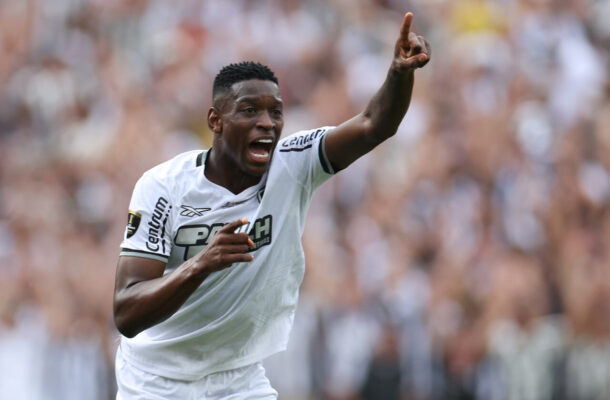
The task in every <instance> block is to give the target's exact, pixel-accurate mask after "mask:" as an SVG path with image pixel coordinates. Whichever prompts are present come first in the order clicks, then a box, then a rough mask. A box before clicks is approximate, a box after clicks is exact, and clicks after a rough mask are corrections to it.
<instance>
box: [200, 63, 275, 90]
mask: <svg viewBox="0 0 610 400" xmlns="http://www.w3.org/2000/svg"><path fill="white" fill-rule="evenodd" d="M249 79H261V80H263V81H271V82H274V83H275V84H278V80H277V78H276V77H275V74H274V73H273V71H271V69H269V67H267V66H266V65H263V64H261V63H258V62H254V61H243V62H240V63H235V64H229V65H227V66H225V67H223V68H222V69H221V70H220V72H219V73H218V74H217V75H216V77H215V78H214V86H213V87H212V97H215V96H216V94H217V93H220V92H222V91H225V90H228V89H231V86H233V84H235V83H237V82H241V81H247V80H249Z"/></svg>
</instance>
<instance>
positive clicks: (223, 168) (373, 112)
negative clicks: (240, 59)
mask: <svg viewBox="0 0 610 400" xmlns="http://www.w3.org/2000/svg"><path fill="white" fill-rule="evenodd" d="M412 21H413V14H411V13H407V14H406V15H405V17H404V19H403V22H402V26H401V28H400V34H399V37H398V40H397V41H396V46H395V51H394V59H393V60H392V63H391V65H390V68H389V71H388V74H387V77H386V80H385V82H384V83H383V85H382V86H381V88H380V89H379V90H378V92H377V93H376V94H375V96H373V98H372V99H371V101H370V102H369V104H368V106H367V107H366V109H365V110H364V111H363V112H362V113H360V114H358V115H356V116H355V117H354V118H352V119H350V120H348V121H346V122H344V123H342V124H341V125H339V126H338V127H337V128H335V129H334V130H333V131H332V132H329V133H328V134H327V136H326V141H325V143H326V148H325V150H326V155H327V156H328V159H329V161H330V162H331V164H332V165H333V168H334V169H335V170H337V171H338V170H341V169H343V168H346V167H347V166H349V165H350V164H351V163H352V162H354V161H355V160H356V159H358V158H359V157H361V156H362V155H364V154H366V153H368V152H369V151H371V150H372V149H373V148H375V147H376V146H377V145H378V144H380V143H381V142H383V141H384V140H386V139H387V138H389V137H391V136H392V135H394V133H396V129H397V128H398V125H399V124H400V122H401V121H402V119H403V117H404V115H405V113H406V112H407V109H408V107H409V102H410V100H411V92H412V90H413V82H414V71H415V70H416V69H418V68H421V67H423V66H424V65H426V64H427V63H428V61H429V60H430V46H429V44H428V42H426V41H425V40H424V39H423V38H422V37H421V36H418V35H416V34H415V33H413V32H411V23H412ZM213 102H214V105H213V106H212V107H211V108H210V110H209V111H208V125H209V127H210V129H211V130H212V131H213V132H214V143H213V146H212V149H211V153H210V155H209V156H208V159H207V161H206V168H205V174H206V177H207V178H208V179H209V180H210V181H212V182H214V183H216V184H218V185H221V186H223V187H225V188H227V189H229V190H230V191H231V192H233V193H240V192H241V191H243V190H244V189H246V188H248V187H250V186H253V185H255V184H257V183H258V182H259V181H260V179H261V177H262V175H263V174H264V173H265V172H266V171H267V169H268V168H269V163H270V160H260V159H256V158H254V157H252V155H251V154H250V151H249V145H250V143H252V142H253V141H255V140H257V139H260V138H267V139H272V141H273V143H272V146H273V148H274V147H275V146H276V144H277V141H278V140H279V138H280V134H281V132H282V128H283V125H284V120H283V115H282V100H281V97H280V92H279V88H278V86H277V85H276V84H275V83H273V82H270V81H261V80H248V81H243V82H238V83H236V84H234V85H233V86H232V87H231V90H230V91H226V92H224V93H221V94H220V95H218V96H216V97H215V98H214V99H213ZM246 223H247V220H246V219H240V220H236V221H233V222H232V223H230V224H227V225H226V226H224V227H223V228H222V229H220V230H219V231H218V233H217V234H216V235H215V236H214V238H213V239H212V241H211V242H210V244H208V246H206V248H204V249H203V250H202V251H201V252H199V253H198V254H197V255H195V256H194V257H192V258H190V259H189V260H187V261H185V262H184V263H183V264H181V265H180V266H178V267H177V268H176V270H174V271H173V272H172V273H170V274H167V275H163V272H164V270H165V263H164V262H161V261H156V260H151V259H148V258H140V257H127V256H125V257H119V261H118V265H117V273H116V282H115V291H114V320H115V324H116V326H117V328H118V329H119V331H120V332H121V333H122V334H123V335H125V336H127V337H133V336H135V335H137V334H138V333H140V332H142V331H143V330H145V329H147V328H149V327H151V326H154V325H156V324H158V323H160V322H162V321H164V320H165V319H167V318H169V317H170V316H171V315H173V314H174V313H175V312H176V311H177V310H178V309H179V308H180V306H182V304H184V302H185V301H186V299H188V297H189V296H190V295H191V294H192V293H193V292H194V291H195V289H197V287H199V285H200V284H201V282H203V281H204V280H205V278H206V277H207V276H208V275H210V274H211V273H212V272H215V271H219V270H222V269H224V268H228V267H230V266H231V265H232V264H234V263H237V262H249V261H252V260H253V256H252V254H247V251H248V249H249V247H252V246H253V245H254V244H253V243H252V241H251V240H250V239H249V237H248V235H247V234H246V233H235V231H236V230H237V229H238V228H239V227H240V226H242V225H244V224H246Z"/></svg>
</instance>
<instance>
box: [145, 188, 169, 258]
mask: <svg viewBox="0 0 610 400" xmlns="http://www.w3.org/2000/svg"><path fill="white" fill-rule="evenodd" d="M171 209H172V206H171V205H169V202H168V201H167V199H165V198H164V197H159V199H158V200H157V203H156V204H155V209H154V210H153V213H152V215H151V217H150V221H148V240H147V241H146V248H147V249H148V250H150V251H154V252H157V251H159V248H160V247H162V251H163V253H165V240H164V239H163V236H164V235H165V225H166V224H167V218H168V217H169V212H170V211H171ZM159 244H160V245H159Z"/></svg>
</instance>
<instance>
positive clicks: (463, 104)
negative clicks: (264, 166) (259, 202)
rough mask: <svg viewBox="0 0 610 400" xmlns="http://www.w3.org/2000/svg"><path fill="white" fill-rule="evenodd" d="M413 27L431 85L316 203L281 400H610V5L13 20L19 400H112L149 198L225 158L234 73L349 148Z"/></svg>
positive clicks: (292, 122) (4, 7)
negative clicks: (274, 90) (192, 153)
mask: <svg viewBox="0 0 610 400" xmlns="http://www.w3.org/2000/svg"><path fill="white" fill-rule="evenodd" d="M408 10H411V11H414V12H415V26H414V28H415V30H416V31H418V32H419V33H421V34H423V35H424V36H425V37H426V38H427V39H428V40H429V41H430V42H431V44H432V49H433V58H432V62H431V63H430V64H429V65H428V66H427V67H426V68H425V69H424V70H422V71H419V72H418V73H417V83H416V87H415V93H414V98H413V101H412V106H411V109H410V110H409V113H408V116H407V118H406V120H405V122H404V123H403V124H402V125H401V127H400V129H399V132H398V134H397V135H396V137H395V138H393V139H392V140H391V141H390V142H388V143H385V144H383V145H382V146H380V148H379V149H378V150H376V151H375V152H374V153H373V154H370V155H369V156H367V157H365V158H363V159H362V160H359V161H358V162H357V163H356V164H355V165H353V166H352V167H351V168H350V169H349V170H347V171H344V172H342V173H341V174H339V175H338V176H337V177H336V178H335V179H333V180H331V181H330V182H328V183H326V184H325V185H324V186H323V187H322V188H321V190H320V191H319V193H318V194H317V196H316V197H315V201H314V203H313V205H312V209H311V212H310V215H309V219H308V225H307V230H306V234H305V238H304V243H305V246H306V252H307V256H308V258H307V261H308V262H307V268H308V271H307V274H306V278H305V282H304V284H303V289H302V297H301V305H300V308H299V311H298V315H297V319H296V324H295V328H294V331H293V335H292V338H291V348H290V349H289V351H288V352H286V353H283V354H280V355H278V356H275V357H273V358H272V359H270V360H269V361H268V362H267V363H266V366H267V370H268V373H269V376H270V377H271V379H272V382H273V384H274V385H275V386H276V388H277V389H278V390H279V391H280V394H281V396H280V398H282V399H310V398H311V399H314V398H315V399H337V400H340V399H358V398H363V399H384V398H388V399H390V398H395V397H392V396H393V394H396V393H399V394H400V396H401V397H400V398H402V399H411V400H427V399H441V398H442V399H483V400H486V399H490V400H495V399H514V400H528V399H532V400H546V399H549V400H550V399H575V400H596V399H609V398H610V379H609V378H610V273H609V271H608V270H609V268H610V253H609V252H610V214H609V212H608V201H609V200H610V178H609V171H610V85H609V81H608V71H609V61H610V60H609V54H610V53H609V48H610V23H608V21H610V2H609V1H607V0H572V1H570V0H564V1H560V0H514V1H511V0H454V1H451V0H418V1H415V0H412V1H398V0H377V1H373V0H358V1H354V0H350V1H348V0H332V1H323V0H313V1H294V0H289V1H279V0H276V1H262V0H261V1H254V0H250V1H246V0H239V1H202V0H181V1H177V2H169V1H164V0H130V1H128V0H54V1H44V0H21V1H11V0H3V1H0V398H1V399H104V400H105V399H109V398H112V396H113V393H114V383H113V375H112V374H113V367H112V358H113V352H114V349H115V346H116V340H117V332H116V331H115V328H114V326H113V323H112V319H111V296H112V289H113V278H114V268H115V265H116V259H117V255H118V246H119V243H120V241H121V237H122V235H123V231H124V228H125V222H126V216H127V205H128V201H129V197H130V194H131V190H132V187H133V184H134V183H135V181H136V179H137V178H138V177H139V176H140V174H141V173H142V172H143V171H144V170H146V169H148V168H149V167H151V166H153V165H154V164H156V163H158V162H160V161H163V160H165V159H167V158H169V157H171V156H173V155H174V154H176V153H178V152H181V151H183V150H188V149H193V148H200V147H202V146H209V145H210V142H211V135H210V132H209V131H208V130H207V127H206V124H205V118H204V117H205V114H206V110H207V107H209V99H210V91H211V87H210V85H211V81H212V79H213V76H214V75H215V74H216V72H217V71H218V70H219V68H220V67H221V66H223V65H225V64H227V63H230V62H234V61H239V60H244V59H255V60H259V61H261V62H264V63H267V64H268V65H270V66H271V67H272V69H274V70H275V71H276V73H277V75H278V76H279V79H280V87H281V92H282V95H283V97H284V100H285V103H286V105H287V109H286V116H285V117H286V128H285V130H284V133H285V134H287V133H290V132H293V131H295V130H297V129H302V128H313V127H317V126H321V125H332V124H336V123H339V122H341V121H343V120H345V119H346V118H348V117H350V116H352V115H353V114H355V113H357V112H359V111H360V110H361V109H362V107H363V106H364V104H365V102H366V101H367V100H368V99H369V97H370V96H371V94H372V93H373V91H374V90H375V89H376V88H377V87H378V85H379V84H380V83H381V81H382V80H383V78H384V75H385V72H386V70H387V67H388V65H389V61H390V57H391V53H392V47H393V45H394V41H395V39H396V35H397V32H398V27H399V24H400V21H401V17H402V15H403V13H404V12H405V11H408Z"/></svg>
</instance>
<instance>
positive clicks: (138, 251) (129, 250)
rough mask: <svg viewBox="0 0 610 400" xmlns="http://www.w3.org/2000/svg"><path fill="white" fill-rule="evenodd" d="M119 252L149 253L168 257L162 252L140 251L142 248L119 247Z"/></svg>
mask: <svg viewBox="0 0 610 400" xmlns="http://www.w3.org/2000/svg"><path fill="white" fill-rule="evenodd" d="M121 252H126V253H142V254H150V255H151V256H157V257H161V258H165V259H169V257H167V256H165V255H163V254H159V253H153V252H152V251H142V250H134V249H128V248H127V247H121Z"/></svg>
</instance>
